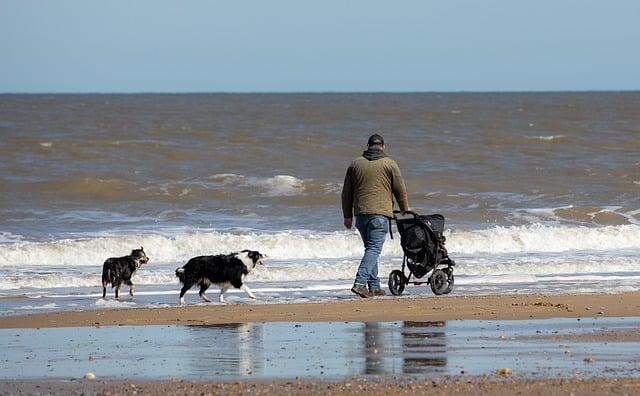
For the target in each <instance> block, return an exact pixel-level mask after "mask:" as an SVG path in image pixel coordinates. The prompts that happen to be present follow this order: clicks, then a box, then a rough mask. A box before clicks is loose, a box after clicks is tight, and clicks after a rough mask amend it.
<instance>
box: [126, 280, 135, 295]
mask: <svg viewBox="0 0 640 396" xmlns="http://www.w3.org/2000/svg"><path fill="white" fill-rule="evenodd" d="M127 286H129V295H130V296H131V297H133V291H134V289H135V288H136V287H135V286H134V285H133V282H131V281H128V282H127Z"/></svg>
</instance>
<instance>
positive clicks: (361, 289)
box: [351, 283, 371, 298]
mask: <svg viewBox="0 0 640 396" xmlns="http://www.w3.org/2000/svg"><path fill="white" fill-rule="evenodd" d="M351 291H352V292H354V293H355V294H357V295H359V296H360V297H362V298H369V297H371V293H370V292H369V290H367V287H366V286H365V285H359V284H357V283H356V284H355V285H353V287H352V288H351Z"/></svg>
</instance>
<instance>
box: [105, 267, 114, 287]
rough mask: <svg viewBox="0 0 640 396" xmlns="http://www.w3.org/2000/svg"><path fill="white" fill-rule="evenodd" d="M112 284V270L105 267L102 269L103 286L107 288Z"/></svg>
mask: <svg viewBox="0 0 640 396" xmlns="http://www.w3.org/2000/svg"><path fill="white" fill-rule="evenodd" d="M112 282H113V279H112V276H111V268H109V267H108V266H106V265H105V266H104V267H102V286H103V287H104V286H107V285H108V284H110V283H112Z"/></svg>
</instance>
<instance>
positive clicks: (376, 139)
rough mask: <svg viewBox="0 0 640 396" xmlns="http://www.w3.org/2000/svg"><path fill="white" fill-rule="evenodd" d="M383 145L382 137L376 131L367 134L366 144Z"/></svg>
mask: <svg viewBox="0 0 640 396" xmlns="http://www.w3.org/2000/svg"><path fill="white" fill-rule="evenodd" d="M382 145H384V139H383V138H382V136H380V135H378V134H377V133H374V134H373V135H371V136H369V140H368V141H367V146H382Z"/></svg>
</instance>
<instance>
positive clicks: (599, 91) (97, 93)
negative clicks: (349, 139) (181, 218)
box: [0, 88, 640, 95]
mask: <svg viewBox="0 0 640 396" xmlns="http://www.w3.org/2000/svg"><path fill="white" fill-rule="evenodd" d="M636 92H640V88H636V89H584V90H495V91H492V90H487V91H474V90H469V91H466V90H458V91H57V92H56V91H54V92H44V91H43V92H0V95H327V94H329V95H353V94H356V95H366V94H511V93H520V94H522V93H636Z"/></svg>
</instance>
